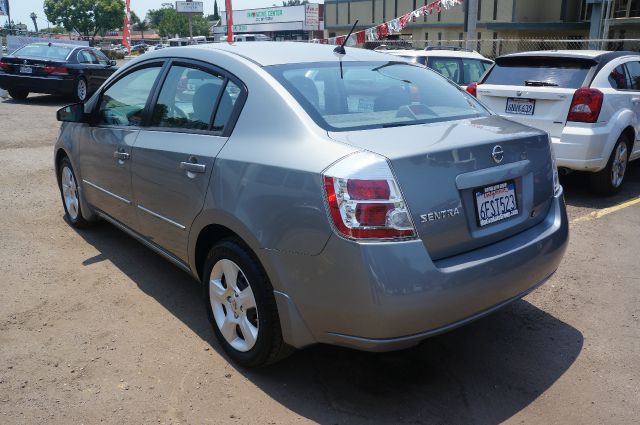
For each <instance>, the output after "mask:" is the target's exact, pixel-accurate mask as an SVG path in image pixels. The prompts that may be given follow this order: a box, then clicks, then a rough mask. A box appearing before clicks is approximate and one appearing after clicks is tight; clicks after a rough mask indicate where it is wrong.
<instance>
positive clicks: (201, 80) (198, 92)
mask: <svg viewBox="0 0 640 425" xmlns="http://www.w3.org/2000/svg"><path fill="white" fill-rule="evenodd" d="M223 85H224V77H223V76H221V75H217V74H214V73H212V72H208V71H203V70H200V69H195V68H189V67H185V66H180V65H174V66H172V67H171V69H170V70H169V74H168V75H167V78H166V80H165V82H164V84H163V85H162V90H161V91H160V96H159V97H158V102H157V103H156V105H155V107H154V109H153V114H152V118H151V126H153V127H168V128H187V129H194V130H208V129H209V125H210V123H211V118H212V115H213V110H214V108H215V106H216V101H217V100H218V96H219V95H220V91H221V90H222V87H223Z"/></svg>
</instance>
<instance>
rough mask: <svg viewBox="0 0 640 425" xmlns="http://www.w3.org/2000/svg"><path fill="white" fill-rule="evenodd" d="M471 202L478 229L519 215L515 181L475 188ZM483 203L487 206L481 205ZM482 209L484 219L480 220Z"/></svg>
mask: <svg viewBox="0 0 640 425" xmlns="http://www.w3.org/2000/svg"><path fill="white" fill-rule="evenodd" d="M473 200H474V204H475V214H476V224H477V225H478V227H480V228H485V227H487V226H489V225H491V224H496V223H500V222H503V221H505V220H508V219H509V218H513V217H516V216H517V215H518V214H520V207H519V205H518V196H517V191H516V182H515V180H507V181H504V182H499V183H495V184H492V185H489V186H483V187H477V188H475V189H473ZM501 200H502V201H501ZM492 201H495V203H492ZM485 203H489V205H483V204H485ZM483 208H486V210H484V216H485V218H482V216H483ZM488 212H491V216H490V217H489V216H488V214H487V213H488Z"/></svg>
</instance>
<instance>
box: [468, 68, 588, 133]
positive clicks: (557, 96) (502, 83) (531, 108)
mask: <svg viewBox="0 0 640 425" xmlns="http://www.w3.org/2000/svg"><path fill="white" fill-rule="evenodd" d="M595 65H596V62H595V61H593V60H591V59H584V58H566V57H541V56H530V57H528V56H515V57H504V58H498V59H496V65H495V66H494V67H493V68H492V69H491V70H490V71H489V74H488V75H487V76H486V77H485V79H484V80H483V82H482V84H481V85H479V86H478V89H477V93H478V99H480V100H481V101H482V102H483V103H484V104H485V105H486V106H488V107H489V108H490V109H492V110H493V111H494V112H495V113H497V114H500V115H502V116H504V117H507V118H510V119H513V120H515V121H518V122H520V123H523V124H526V125H530V126H532V127H536V128H539V129H541V130H544V131H547V132H549V133H550V134H551V136H553V137H560V136H561V135H562V130H563V128H564V126H565V123H566V120H567V114H568V113H569V108H570V106H571V101H572V99H573V94H574V93H575V91H576V89H577V88H579V87H582V86H583V85H584V83H585V80H586V78H587V74H588V73H589V71H590V70H591V68H592V67H593V66H595Z"/></svg>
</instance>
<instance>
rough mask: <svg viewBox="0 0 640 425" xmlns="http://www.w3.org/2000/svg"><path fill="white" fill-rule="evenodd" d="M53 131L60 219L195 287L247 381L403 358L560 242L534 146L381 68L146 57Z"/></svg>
mask: <svg viewBox="0 0 640 425" xmlns="http://www.w3.org/2000/svg"><path fill="white" fill-rule="evenodd" d="M58 119H59V120H60V121H64V123H63V124H62V128H61V133H60V137H59V140H58V142H57V144H56V146H55V169H56V174H57V178H58V183H59V185H60V191H61V194H62V201H63V205H64V210H65V214H66V219H67V220H68V222H69V223H70V224H71V225H72V226H74V227H85V226H88V225H90V224H92V223H94V222H96V221H97V220H99V219H103V220H105V221H107V222H109V223H111V224H112V225H114V226H116V227H118V228H120V229H121V230H123V231H124V232H126V233H128V234H129V235H131V236H132V237H134V238H136V239H138V240H139V241H140V242H142V244H144V245H146V246H147V247H149V248H150V249H152V250H154V251H156V252H157V253H159V254H161V255H162V256H164V257H166V258H167V259H168V260H170V261H171V262H173V263H174V264H175V265H177V266H178V267H181V268H182V269H184V270H185V271H187V272H188V273H190V274H191V275H193V277H195V278H197V279H198V280H200V281H201V282H202V286H203V297H204V300H205V305H206V308H207V312H208V314H209V318H210V320H211V324H212V328H213V330H214V332H215V334H216V336H217V338H218V340H219V342H220V345H221V346H222V347H223V348H224V350H225V351H226V352H227V353H228V354H229V356H230V357H232V358H233V359H234V360H235V361H237V362H238V363H240V364H242V365H245V366H260V365H265V364H268V363H271V362H274V361H276V360H278V359H281V358H283V357H284V356H285V355H286V354H288V353H290V352H291V351H292V348H293V347H295V348H301V347H305V346H308V345H310V344H314V343H327V344H335V345H341V346H346V347H353V348H357V349H362V350H370V351H385V350H395V349H401V348H405V347H409V346H412V345H415V344H418V343H419V342H420V341H421V340H423V339H425V338H427V337H429V336H432V335H435V334H438V333H441V332H444V331H447V330H450V329H453V328H455V327H457V326H460V325H463V324H465V323H468V322H470V321H472V320H475V319H478V318H480V317H482V316H484V315H486V314H488V313H491V312H492V311H494V310H496V309H498V308H500V307H502V306H504V305H506V304H508V303H510V302H512V301H514V300H517V299H519V298H521V297H522V296H524V295H525V294H527V293H528V292H529V291H531V290H532V289H534V288H536V287H537V286H538V285H540V284H542V283H543V282H544V281H545V280H547V279H548V278H549V276H551V275H552V274H553V273H554V271H555V270H556V269H557V267H558V265H559V263H560V261H561V259H562V256H563V254H564V251H565V247H566V244H567V239H568V224H567V216H566V211H565V205H564V200H563V192H562V187H561V186H560V184H559V182H558V176H557V172H556V167H555V163H554V156H553V153H552V151H551V148H550V145H549V136H548V134H546V133H544V132H541V131H539V130H535V129H533V128H530V127H526V126H523V125H520V124H517V123H515V122H512V121H508V120H505V119H502V118H500V117H498V116H496V115H494V114H492V113H491V112H489V111H488V110H487V109H485V108H484V107H483V106H482V105H481V104H480V103H479V102H478V101H477V100H476V99H474V98H473V97H472V96H470V95H468V94H467V93H466V92H464V91H462V90H461V89H459V88H458V87H457V86H456V85H455V84H453V83H452V82H450V81H449V80H447V79H445V78H444V77H442V76H440V75H439V74H437V73H436V72H433V71H431V70H429V69H426V68H424V67H422V66H420V65H415V64H410V63H407V62H404V61H399V60H398V59H397V58H396V57H393V56H388V55H385V54H383V53H378V52H372V51H366V50H361V49H351V48H347V49H346V54H341V53H336V52H335V51H334V48H333V46H325V45H315V44H303V43H282V42H280V43H275V42H256V43H238V44H236V45H228V44H216V45H200V46H193V47H184V48H175V49H162V50H159V51H156V52H150V53H147V54H145V55H144V56H142V57H140V58H139V59H137V60H134V61H132V62H131V63H129V64H128V65H127V66H124V67H122V68H121V69H120V70H119V71H118V72H117V73H115V74H114V75H113V76H112V77H111V78H110V79H109V80H107V82H106V83H105V84H104V85H103V86H102V87H101V88H100V90H98V91H97V92H96V94H95V95H94V96H93V97H92V98H91V99H90V100H89V101H87V102H86V103H85V104H76V105H70V106H67V107H65V108H62V109H61V110H60V111H58Z"/></svg>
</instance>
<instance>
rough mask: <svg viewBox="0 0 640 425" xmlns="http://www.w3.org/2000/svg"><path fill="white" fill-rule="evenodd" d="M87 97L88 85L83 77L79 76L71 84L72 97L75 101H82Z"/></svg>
mask: <svg viewBox="0 0 640 425" xmlns="http://www.w3.org/2000/svg"><path fill="white" fill-rule="evenodd" d="M88 97H89V86H88V85H87V80H85V79H84V77H79V78H78V79H77V80H76V83H75V84H74V86H73V99H74V100H75V101H76V102H84V101H85V100H87V98H88Z"/></svg>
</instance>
